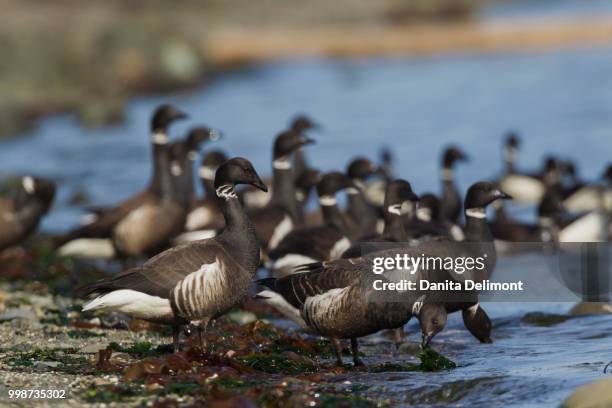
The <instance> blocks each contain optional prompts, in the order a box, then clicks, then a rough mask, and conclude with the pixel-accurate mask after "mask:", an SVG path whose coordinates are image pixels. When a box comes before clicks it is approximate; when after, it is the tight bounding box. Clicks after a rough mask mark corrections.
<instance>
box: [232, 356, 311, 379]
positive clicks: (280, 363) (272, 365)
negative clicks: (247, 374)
mask: <svg viewBox="0 0 612 408" xmlns="http://www.w3.org/2000/svg"><path fill="white" fill-rule="evenodd" d="M239 360H240V361H242V362H243V363H245V364H247V365H248V366H250V367H251V368H253V369H255V370H257V371H263V372H265V373H271V374H275V373H285V374H299V373H304V372H312V371H315V369H316V366H315V365H314V364H310V363H308V362H306V360H303V361H295V360H292V359H288V358H286V357H285V356H283V355H280V354H255V353H254V354H249V355H246V356H242V357H239Z"/></svg>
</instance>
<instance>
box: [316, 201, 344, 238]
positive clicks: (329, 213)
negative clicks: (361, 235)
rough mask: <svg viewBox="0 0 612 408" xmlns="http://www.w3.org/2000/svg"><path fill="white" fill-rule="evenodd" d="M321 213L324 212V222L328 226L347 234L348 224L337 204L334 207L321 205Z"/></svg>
mask: <svg viewBox="0 0 612 408" xmlns="http://www.w3.org/2000/svg"><path fill="white" fill-rule="evenodd" d="M321 211H322V212H323V221H324V222H325V223H326V224H328V225H330V226H333V227H334V228H337V229H338V230H340V231H342V232H343V233H344V232H346V230H347V227H346V224H345V223H344V218H343V217H342V213H341V212H340V209H339V208H338V205H337V204H332V205H323V204H321Z"/></svg>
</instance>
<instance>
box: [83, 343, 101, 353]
mask: <svg viewBox="0 0 612 408" xmlns="http://www.w3.org/2000/svg"><path fill="white" fill-rule="evenodd" d="M105 348H106V343H92V344H88V345H87V346H85V347H83V348H81V349H80V350H79V353H83V354H95V353H97V352H98V350H103V349H105Z"/></svg>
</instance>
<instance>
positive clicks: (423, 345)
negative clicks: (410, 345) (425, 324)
mask: <svg viewBox="0 0 612 408" xmlns="http://www.w3.org/2000/svg"><path fill="white" fill-rule="evenodd" d="M433 335H434V334H433V332H429V333H423V335H422V340H421V349H423V350H425V349H426V348H427V347H429V342H431V339H433Z"/></svg>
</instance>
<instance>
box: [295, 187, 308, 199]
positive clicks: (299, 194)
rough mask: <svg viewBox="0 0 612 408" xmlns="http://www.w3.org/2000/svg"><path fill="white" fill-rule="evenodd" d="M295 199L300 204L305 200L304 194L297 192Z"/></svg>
mask: <svg viewBox="0 0 612 408" xmlns="http://www.w3.org/2000/svg"><path fill="white" fill-rule="evenodd" d="M295 199H296V200H298V201H300V202H302V201H304V200H305V199H306V194H304V192H303V191H300V190H297V191H296V192H295Z"/></svg>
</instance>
